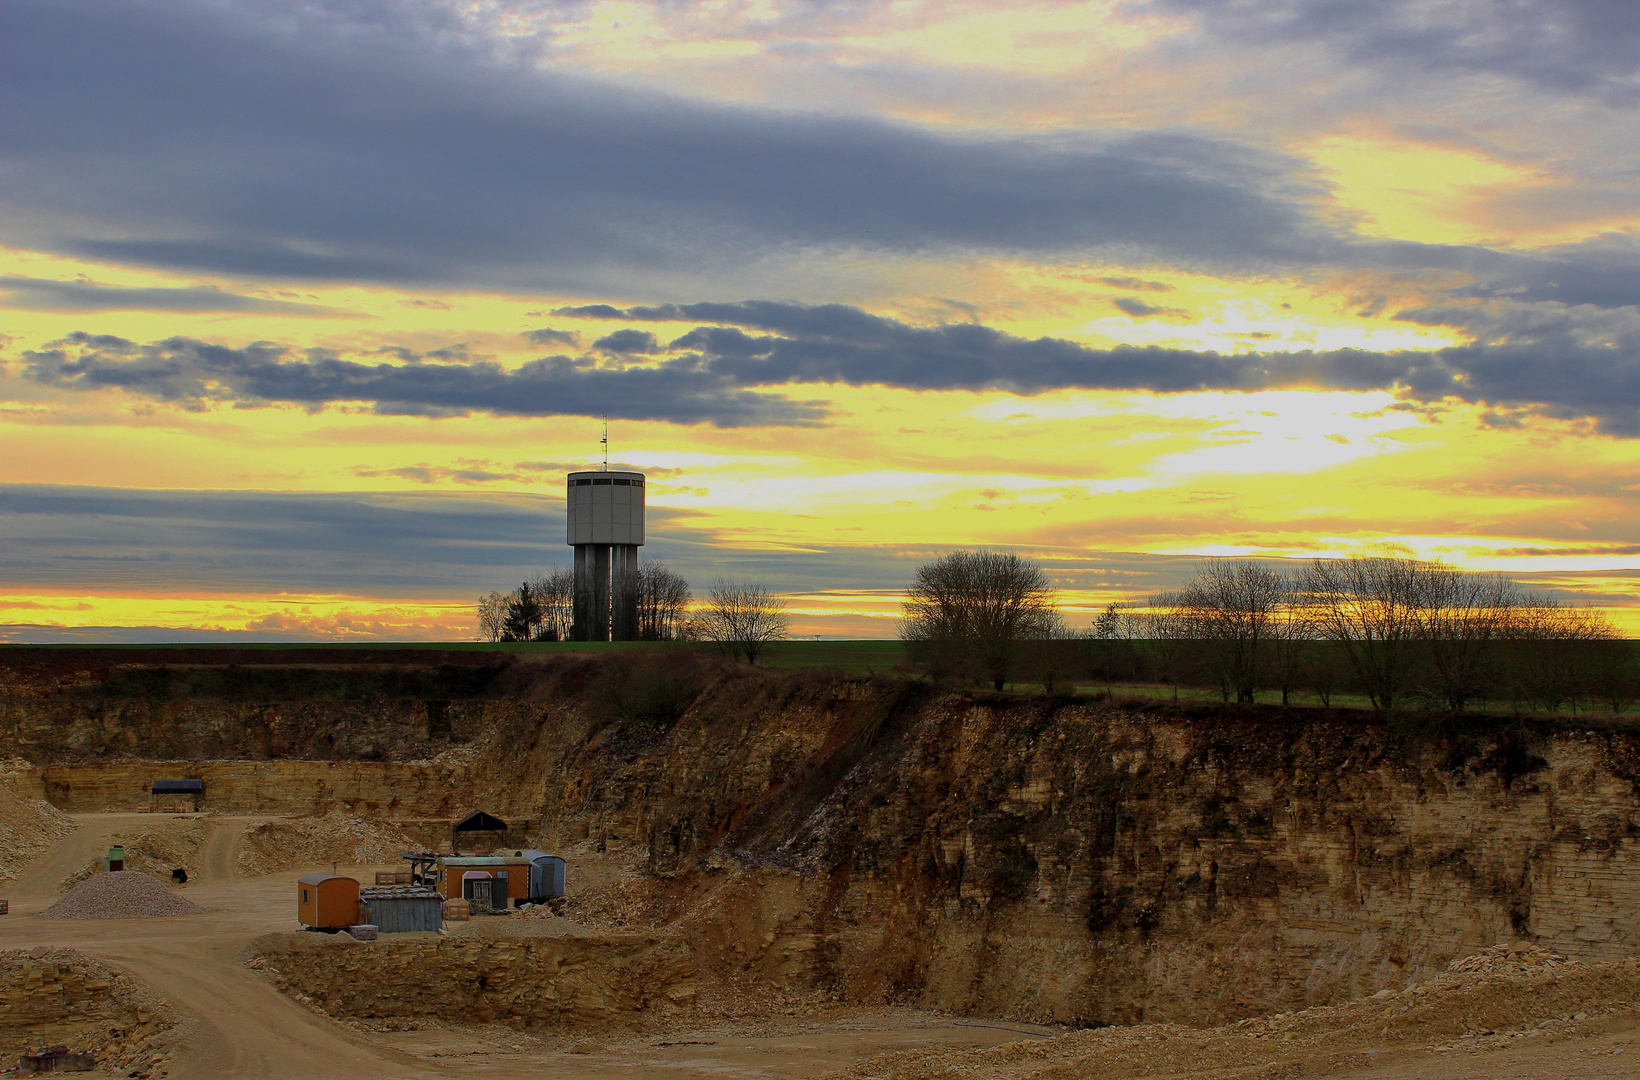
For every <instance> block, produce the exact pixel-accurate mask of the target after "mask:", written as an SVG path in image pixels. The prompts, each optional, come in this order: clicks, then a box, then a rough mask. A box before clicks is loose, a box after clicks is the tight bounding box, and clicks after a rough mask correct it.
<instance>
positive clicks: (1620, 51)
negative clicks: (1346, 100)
mask: <svg viewBox="0 0 1640 1080" xmlns="http://www.w3.org/2000/svg"><path fill="white" fill-rule="evenodd" d="M1151 7H1152V8H1153V9H1156V8H1159V9H1164V10H1165V9H1171V10H1174V11H1179V12H1184V13H1188V14H1189V15H1191V16H1193V17H1194V18H1195V19H1196V20H1197V21H1198V23H1199V24H1200V26H1201V27H1202V29H1203V31H1204V32H1205V33H1206V34H1207V35H1210V36H1213V37H1222V38H1229V39H1232V40H1234V41H1236V42H1238V43H1240V44H1243V45H1253V44H1266V45H1267V44H1270V43H1272V42H1296V43H1301V44H1316V45H1325V46H1327V47H1329V48H1330V49H1331V50H1332V51H1333V52H1334V53H1335V54H1336V55H1339V56H1342V57H1343V58H1345V59H1347V60H1348V61H1349V62H1350V63H1352V64H1354V65H1357V66H1360V67H1369V68H1374V69H1379V70H1382V71H1384V72H1386V73H1398V74H1405V73H1407V72H1413V73H1416V74H1418V75H1420V76H1423V75H1427V73H1429V72H1432V71H1434V72H1441V73H1443V74H1451V73H1473V74H1479V75H1488V76H1497V77H1502V78H1504V79H1509V80H1514V81H1520V82H1525V83H1529V84H1531V85H1534V86H1537V87H1542V88H1549V89H1553V90H1558V91H1562V92H1566V93H1570V94H1578V95H1591V96H1596V97H1601V98H1604V99H1607V100H1609V101H1612V102H1619V103H1624V104H1631V103H1633V102H1634V101H1635V99H1636V91H1637V89H1640V86H1637V81H1636V76H1637V75H1640V21H1637V20H1636V19H1635V17H1634V6H1633V4H1632V3H1629V2H1628V0H1509V2H1508V3H1504V4H1496V3H1474V2H1471V0H1433V2H1431V0H1378V2H1376V3H1368V4H1355V3H1347V2H1345V3H1340V2H1338V0H1240V2H1238V3H1233V4H1227V3H1223V2H1220V0H1162V2H1160V3H1156V4H1153V5H1151Z"/></svg>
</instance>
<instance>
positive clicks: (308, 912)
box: [296, 871, 359, 930]
mask: <svg viewBox="0 0 1640 1080" xmlns="http://www.w3.org/2000/svg"><path fill="white" fill-rule="evenodd" d="M296 921H297V922H300V923H301V924H302V925H303V926H305V927H307V928H308V929H309V930H346V929H347V928H348V927H350V926H354V925H357V924H358V922H359V883H358V881H357V880H355V879H354V878H350V877H347V876H346V875H344V874H327V873H324V872H323V871H320V872H318V873H313V874H303V875H302V876H301V877H299V878H297V879H296Z"/></svg>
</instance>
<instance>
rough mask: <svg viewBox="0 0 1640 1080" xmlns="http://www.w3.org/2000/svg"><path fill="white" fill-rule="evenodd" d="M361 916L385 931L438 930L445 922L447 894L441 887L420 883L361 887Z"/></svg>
mask: <svg viewBox="0 0 1640 1080" xmlns="http://www.w3.org/2000/svg"><path fill="white" fill-rule="evenodd" d="M359 907H360V908H361V909H363V910H362V911H361V916H362V915H363V914H364V913H368V915H369V917H368V919H366V921H367V922H369V923H371V924H373V925H374V926H375V927H376V928H377V929H378V930H379V931H381V932H382V933H384V934H402V933H407V932H409V931H412V930H426V931H432V932H436V931H437V930H438V929H439V928H440V927H442V926H443V925H444V917H443V914H442V912H443V909H444V897H442V896H440V895H439V894H438V892H437V890H434V889H428V888H424V887H420V886H394V887H391V888H381V889H361V890H360V891H359Z"/></svg>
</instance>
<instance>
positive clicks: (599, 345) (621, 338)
mask: <svg viewBox="0 0 1640 1080" xmlns="http://www.w3.org/2000/svg"><path fill="white" fill-rule="evenodd" d="M592 347H593V348H594V349H601V350H603V351H604V352H607V353H614V354H616V355H617V356H627V355H630V354H632V353H652V352H655V351H656V350H658V349H659V348H660V342H658V341H656V340H655V335H654V334H651V333H650V332H649V331H648V330H617V331H615V332H614V333H613V334H609V335H607V336H605V337H601V338H599V339H598V340H597V341H594V342H593V343H592Z"/></svg>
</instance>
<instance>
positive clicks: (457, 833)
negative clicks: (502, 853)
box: [450, 810, 507, 852]
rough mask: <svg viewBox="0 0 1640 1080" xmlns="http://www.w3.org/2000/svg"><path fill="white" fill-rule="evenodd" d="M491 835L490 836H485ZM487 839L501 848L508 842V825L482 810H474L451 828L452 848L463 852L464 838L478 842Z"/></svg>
mask: <svg viewBox="0 0 1640 1080" xmlns="http://www.w3.org/2000/svg"><path fill="white" fill-rule="evenodd" d="M485 834H489V835H487V836H486V835H485ZM481 837H483V838H485V839H488V840H490V841H491V842H492V846H494V847H500V846H501V845H502V844H504V843H505V842H506V838H507V823H506V822H505V821H502V820H501V819H500V818H498V817H496V816H495V815H494V814H486V813H485V812H484V811H482V810H474V811H473V812H472V813H470V814H468V815H467V816H466V817H464V818H462V819H461V820H460V821H458V822H456V823H455V824H454V825H452V826H450V848H451V850H453V851H456V852H459V851H461V841H462V839H463V838H468V839H473V840H477V839H479V838H481Z"/></svg>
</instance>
